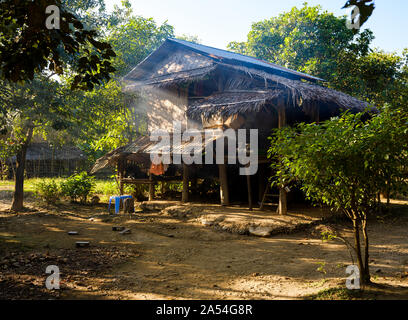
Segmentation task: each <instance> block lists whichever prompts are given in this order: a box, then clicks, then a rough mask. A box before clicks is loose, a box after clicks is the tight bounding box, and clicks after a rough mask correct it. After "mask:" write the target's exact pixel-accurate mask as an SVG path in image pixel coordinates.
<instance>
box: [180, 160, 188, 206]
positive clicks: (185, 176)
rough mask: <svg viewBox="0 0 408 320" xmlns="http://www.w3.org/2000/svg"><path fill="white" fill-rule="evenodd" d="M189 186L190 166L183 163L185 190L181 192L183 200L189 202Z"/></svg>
mask: <svg viewBox="0 0 408 320" xmlns="http://www.w3.org/2000/svg"><path fill="white" fill-rule="evenodd" d="M188 187H189V179H188V166H187V165H186V164H183V192H182V194H181V201H182V202H188Z"/></svg>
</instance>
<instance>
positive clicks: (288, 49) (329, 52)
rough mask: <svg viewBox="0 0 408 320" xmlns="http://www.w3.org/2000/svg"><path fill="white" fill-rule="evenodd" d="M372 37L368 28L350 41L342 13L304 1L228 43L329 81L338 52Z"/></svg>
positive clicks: (361, 46) (361, 48) (360, 47)
mask: <svg viewBox="0 0 408 320" xmlns="http://www.w3.org/2000/svg"><path fill="white" fill-rule="evenodd" d="M372 38H373V36H372V33H371V31H368V30H366V31H363V32H362V33H361V34H359V35H358V36H357V37H356V39H355V41H353V40H354V34H353V31H352V30H349V29H348V28H347V26H346V17H340V18H338V17H335V16H334V15H333V14H332V13H328V12H327V11H322V9H321V7H320V6H315V7H312V6H308V5H307V4H305V5H304V6H303V7H302V8H300V9H298V8H296V7H294V8H293V9H292V10H291V11H290V12H286V13H283V14H280V15H279V16H277V17H273V18H271V19H267V20H264V21H260V22H257V23H254V24H253V25H252V29H251V31H250V32H249V34H248V40H247V41H246V42H244V43H236V42H232V43H230V44H229V46H228V47H229V48H230V49H232V50H235V51H238V52H241V53H244V54H249V55H252V56H255V57H257V58H260V59H264V60H267V61H270V62H274V63H277V64H279V65H282V66H285V67H287V68H291V69H294V70H298V71H301V72H305V73H310V74H313V75H315V76H318V77H321V78H324V79H326V80H329V81H330V80H331V79H333V78H335V74H336V72H337V60H338V59H337V58H338V55H339V54H341V53H342V52H350V51H355V52H366V51H367V49H368V45H369V43H370V41H371V40H372Z"/></svg>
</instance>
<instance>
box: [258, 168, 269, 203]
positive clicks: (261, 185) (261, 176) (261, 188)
mask: <svg viewBox="0 0 408 320" xmlns="http://www.w3.org/2000/svg"><path fill="white" fill-rule="evenodd" d="M265 178H267V176H266V170H265V165H262V164H259V168H258V201H259V202H262V199H263V195H264V193H265V186H266V183H265V182H266V181H265Z"/></svg>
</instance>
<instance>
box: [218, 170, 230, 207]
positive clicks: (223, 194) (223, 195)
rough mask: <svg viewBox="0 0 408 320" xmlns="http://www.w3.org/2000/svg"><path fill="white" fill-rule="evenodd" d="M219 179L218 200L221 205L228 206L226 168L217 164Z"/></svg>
mask: <svg viewBox="0 0 408 320" xmlns="http://www.w3.org/2000/svg"><path fill="white" fill-rule="evenodd" d="M218 169H219V177H220V199H221V205H223V206H228V205H229V204H230V202H229V193H228V177H227V166H226V165H225V164H219V165H218Z"/></svg>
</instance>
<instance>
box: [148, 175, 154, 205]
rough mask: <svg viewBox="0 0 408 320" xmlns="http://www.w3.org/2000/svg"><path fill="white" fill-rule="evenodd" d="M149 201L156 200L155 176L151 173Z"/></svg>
mask: <svg viewBox="0 0 408 320" xmlns="http://www.w3.org/2000/svg"><path fill="white" fill-rule="evenodd" d="M149 181H150V183H149V201H153V200H154V182H153V174H152V173H150V172H149Z"/></svg>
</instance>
